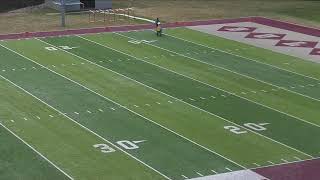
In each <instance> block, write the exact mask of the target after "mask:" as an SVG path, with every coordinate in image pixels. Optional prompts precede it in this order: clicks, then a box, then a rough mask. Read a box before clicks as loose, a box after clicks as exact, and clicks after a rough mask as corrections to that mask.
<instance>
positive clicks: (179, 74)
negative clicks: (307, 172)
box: [68, 36, 313, 157]
mask: <svg viewBox="0 0 320 180" xmlns="http://www.w3.org/2000/svg"><path fill="white" fill-rule="evenodd" d="M78 37H80V38H83V39H86V38H84V37H81V36H78ZM86 40H87V41H91V40H88V39H86ZM91 42H93V43H95V44H98V45H100V46H103V47H105V48H109V49H111V50H113V51H116V52H119V53H121V54H124V55H127V56H129V57H132V58H135V59H137V60H141V59H139V58H136V57H134V56H132V55H129V54H126V53H124V52H122V51H119V50H116V49H113V48H111V47H108V46H105V45H102V44H100V43H97V42H95V41H91ZM68 53H69V54H72V53H70V52H68ZM75 56H77V57H79V58H81V59H84V58H82V57H80V56H78V55H75ZM141 61H143V60H141ZM144 62H145V61H144ZM146 63H148V62H146ZM150 64H151V63H150ZM154 66H158V65H154ZM158 67H159V68H162V69H165V70H167V71H170V72H173V73H175V74H178V75H181V76H183V77H186V78H188V77H187V76H184V75H182V74H179V73H177V72H174V71H171V70H169V69H166V68H163V67H161V66H158ZM104 69H107V68H104ZM108 70H109V69H108ZM117 74H119V73H117ZM122 76H124V75H122ZM124 77H126V78H128V79H130V80H132V79H131V78H129V77H127V76H124ZM190 79H192V78H190ZM192 80H193V79H192ZM133 81H135V82H138V81H136V80H133ZM195 81H197V80H195ZM138 83H139V84H141V85H144V86H145V87H148V88H150V89H153V90H155V91H157V92H160V93H162V94H164V95H166V96H169V97H171V98H174V99H176V100H178V101H180V102H183V103H185V104H188V105H190V106H192V107H194V108H196V109H199V110H201V111H203V112H206V113H209V114H211V115H213V116H215V117H218V118H221V119H222V120H224V121H226V122H229V123H231V124H234V125H237V126H240V127H242V126H241V125H238V124H236V123H234V122H232V121H229V120H227V119H225V118H223V117H220V116H218V115H216V114H213V113H211V112H208V111H206V110H203V109H201V108H199V107H197V106H194V105H192V104H189V103H187V102H185V101H183V100H180V99H178V98H175V97H173V96H170V95H168V94H166V93H164V92H162V91H159V90H157V89H154V88H152V87H150V86H148V85H145V84H143V83H141V82H138ZM229 94H230V93H229ZM160 126H161V125H160ZM242 128H244V129H246V130H248V131H250V132H252V133H254V134H256V135H259V136H262V137H264V138H266V139H269V140H271V141H273V142H276V143H278V144H281V145H282V146H285V147H287V148H290V149H292V150H294V151H296V152H299V153H302V154H304V155H306V156H309V157H313V156H311V155H309V154H307V153H305V152H302V151H300V150H297V149H295V148H293V147H291V146H288V145H286V144H283V143H281V142H279V141H276V140H274V139H272V138H269V137H266V136H264V135H262V134H260V133H257V132H255V131H253V130H251V129H248V128H246V127H242Z"/></svg>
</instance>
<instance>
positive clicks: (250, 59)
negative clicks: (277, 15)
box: [165, 34, 320, 81]
mask: <svg viewBox="0 0 320 180" xmlns="http://www.w3.org/2000/svg"><path fill="white" fill-rule="evenodd" d="M165 35H167V36H170V37H173V38H175V39H180V40H182V41H186V42H189V43H192V44H196V45H198V46H202V47H206V48H209V49H213V50H216V51H220V52H223V53H226V54H230V55H233V56H237V57H240V58H243V59H247V60H249V61H254V62H256V63H259V64H264V65H267V66H270V67H273V68H276V69H280V70H283V71H287V72H290V73H294V74H297V75H300V76H303V77H307V78H310V79H313V80H316V81H320V79H317V78H315V77H312V76H308V75H304V74H300V73H298V72H295V71H290V70H288V69H283V68H281V67H278V66H275V65H272V64H268V63H264V62H261V61H258V60H255V59H252V58H248V57H245V56H241V55H237V54H234V53H231V52H227V51H224V50H221V49H217V48H213V47H210V46H206V45H204V44H199V43H196V42H193V41H190V40H186V39H183V38H180V37H177V36H174V35H170V34H165Z"/></svg>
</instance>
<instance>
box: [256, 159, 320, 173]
mask: <svg viewBox="0 0 320 180" xmlns="http://www.w3.org/2000/svg"><path fill="white" fill-rule="evenodd" d="M312 160H320V157H313V158H309V159H304V160H297V161H291V162H288V163H283V162H282V163H274V164H271V163H270V165H266V166H261V167H255V168H251V170H254V169H260V168H267V167H273V166H281V165H287V164H294V163H299V162H306V161H312Z"/></svg>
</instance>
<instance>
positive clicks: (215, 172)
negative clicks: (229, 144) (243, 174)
mask: <svg viewBox="0 0 320 180" xmlns="http://www.w3.org/2000/svg"><path fill="white" fill-rule="evenodd" d="M210 171H212V172H213V173H214V174H218V172H217V171H215V170H212V169H211V170H210Z"/></svg>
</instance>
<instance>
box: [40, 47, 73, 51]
mask: <svg viewBox="0 0 320 180" xmlns="http://www.w3.org/2000/svg"><path fill="white" fill-rule="evenodd" d="M58 47H59V48H61V49H63V50H71V49H75V48H77V47H69V46H58ZM45 49H46V50H48V51H57V50H59V49H57V48H56V47H45Z"/></svg>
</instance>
